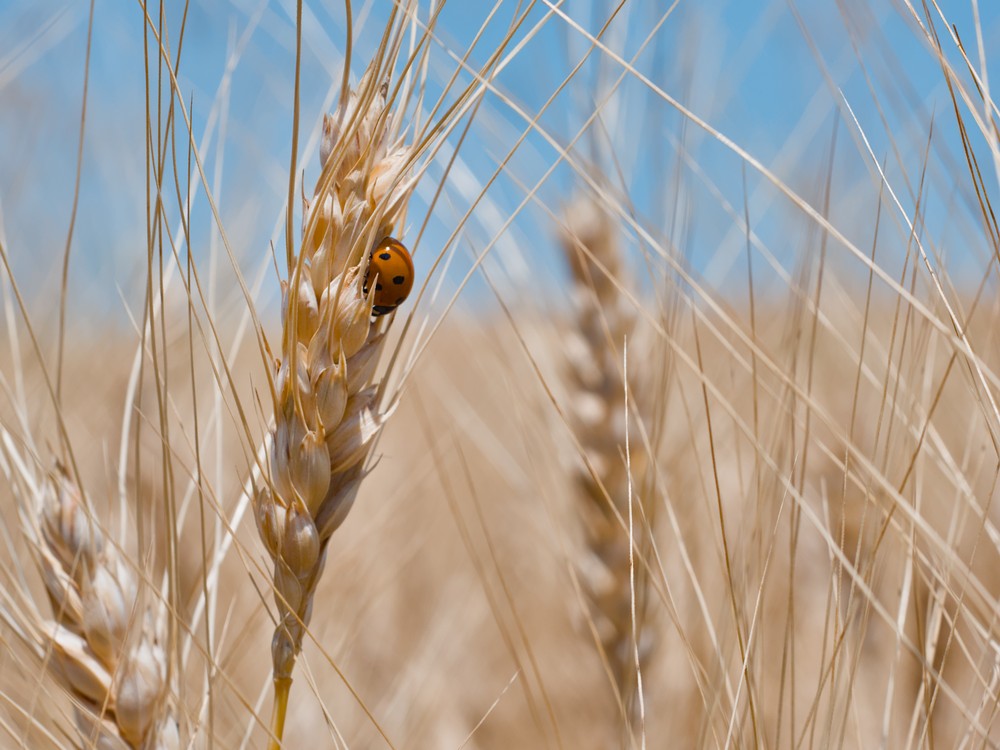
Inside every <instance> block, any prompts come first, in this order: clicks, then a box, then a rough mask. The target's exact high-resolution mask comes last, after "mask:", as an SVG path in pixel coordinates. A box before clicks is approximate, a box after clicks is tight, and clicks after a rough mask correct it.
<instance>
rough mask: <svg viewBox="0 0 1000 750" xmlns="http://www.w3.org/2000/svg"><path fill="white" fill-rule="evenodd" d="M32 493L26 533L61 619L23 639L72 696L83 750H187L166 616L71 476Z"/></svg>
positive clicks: (37, 626) (58, 476)
mask: <svg viewBox="0 0 1000 750" xmlns="http://www.w3.org/2000/svg"><path fill="white" fill-rule="evenodd" d="M33 490H34V495H35V507H34V508H26V509H23V510H24V511H25V512H23V513H22V525H23V526H24V527H25V529H24V530H25V533H26V535H27V537H28V539H29V541H30V542H31V544H32V546H33V548H34V550H35V552H36V554H37V559H38V563H39V568H40V570H41V573H42V580H43V582H44V584H45V590H46V592H47V593H48V596H49V600H50V602H51V605H52V611H53V615H54V619H52V620H45V619H41V618H39V619H37V620H30V619H28V620H26V622H25V623H24V624H25V625H27V627H25V628H23V631H22V632H27V633H30V634H31V639H32V640H33V643H32V644H31V645H32V646H33V647H34V649H35V651H36V653H37V654H38V655H39V656H40V657H41V658H42V659H43V660H44V663H45V664H46V667H47V668H48V670H49V671H50V672H51V673H52V674H53V675H54V676H55V677H56V678H57V679H58V680H59V682H60V683H61V684H62V686H63V687H64V688H65V689H66V691H67V692H68V693H69V694H70V695H71V696H72V698H73V703H74V712H75V717H76V724H77V729H78V731H79V736H78V746H79V747H81V748H82V747H86V748H93V747H96V748H100V749H101V750H128V749H129V748H131V749H133V750H139V749H141V750H173V749H174V748H179V747H180V738H179V735H178V727H177V722H176V721H175V720H174V718H173V716H172V714H171V711H170V708H169V705H168V701H167V695H168V690H167V660H166V654H165V652H164V650H163V648H162V647H161V646H160V645H159V644H160V640H161V638H160V634H159V632H158V631H159V630H162V627H158V626H160V625H161V622H160V621H161V620H162V618H160V617H156V616H154V615H153V613H152V612H151V611H148V610H143V609H142V608H140V606H139V604H138V601H139V587H138V582H137V580H136V576H135V574H134V573H133V571H132V569H131V567H130V566H129V565H128V564H127V563H126V562H125V561H124V560H123V559H122V555H121V552H120V551H119V549H118V548H117V547H115V546H114V545H113V544H112V543H110V542H109V541H108V540H107V539H106V538H105V536H104V535H103V534H102V532H101V530H100V529H99V528H98V526H97V524H96V522H95V520H94V517H93V513H92V511H91V509H90V507H89V505H88V502H87V499H86V497H85V496H84V495H83V493H82V492H81V491H80V489H79V487H78V486H77V485H76V484H75V483H74V482H73V481H72V480H71V479H70V477H69V476H68V475H67V474H66V472H65V471H63V470H62V469H61V468H56V469H55V470H54V471H52V472H51V473H50V474H49V475H48V476H47V477H46V478H45V479H44V480H43V481H41V482H39V484H37V485H35V486H34V487H33Z"/></svg>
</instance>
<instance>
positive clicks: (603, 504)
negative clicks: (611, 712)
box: [562, 198, 652, 733]
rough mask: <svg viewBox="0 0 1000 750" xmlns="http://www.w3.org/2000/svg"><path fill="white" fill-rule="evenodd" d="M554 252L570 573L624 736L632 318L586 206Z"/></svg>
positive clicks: (630, 635) (603, 231)
mask: <svg viewBox="0 0 1000 750" xmlns="http://www.w3.org/2000/svg"><path fill="white" fill-rule="evenodd" d="M562 248H563V253H564V255H565V257H566V261H567V263H568V265H569V268H570V272H571V278H572V281H573V288H572V299H573V309H574V316H575V317H574V321H573V322H574V326H575V327H574V328H572V329H571V332H570V336H569V340H568V342H567V347H566V348H567V374H568V380H569V384H570V388H571V391H572V397H571V399H570V403H571V404H572V405H573V409H572V410H571V414H572V427H573V430H574V432H575V434H576V437H577V440H578V443H579V446H580V449H581V451H582V453H583V458H584V465H579V464H577V468H576V470H575V485H576V488H577V497H578V503H577V507H578V510H579V512H580V515H581V518H582V520H583V529H584V536H585V548H584V550H583V551H582V554H581V559H580V561H579V564H578V566H577V567H578V570H579V573H580V578H581V580H582V583H583V589H584V593H585V595H586V597H587V604H588V606H589V613H590V617H591V621H592V623H593V626H594V629H595V632H596V636H597V638H598V640H599V641H600V647H601V651H602V654H603V658H605V659H606V663H605V664H606V668H607V670H608V671H609V674H610V677H611V679H612V681H613V683H614V687H615V691H616V693H617V696H618V699H619V700H620V701H621V707H622V710H623V714H624V719H625V721H626V722H627V725H628V726H632V725H633V724H634V722H635V721H636V720H637V719H638V718H639V711H640V709H641V706H640V705H639V701H638V698H639V696H638V690H637V689H638V685H639V684H640V683H639V680H640V678H641V670H642V667H643V665H644V664H645V662H646V660H647V659H648V654H649V651H650V648H651V645H652V640H651V633H650V632H649V629H648V628H644V627H643V625H644V622H643V620H644V616H645V609H646V600H647V580H648V576H647V575H646V574H645V569H644V568H643V567H642V565H640V564H638V563H637V562H635V561H636V560H637V559H638V557H639V555H633V554H632V553H633V550H638V551H639V552H640V554H643V553H644V552H645V551H646V550H647V549H648V544H649V541H650V540H649V534H648V528H649V527H648V523H649V522H650V519H651V517H652V516H651V513H652V509H651V508H649V509H646V508H644V509H643V512H642V513H634V512H633V509H632V508H630V500H631V499H632V498H638V500H637V502H639V503H642V502H643V498H644V494H643V493H641V492H640V491H639V490H640V489H642V488H641V482H637V481H635V480H636V477H640V476H641V475H642V472H643V466H644V465H645V463H646V451H645V449H644V445H643V443H642V441H639V440H631V441H628V448H629V450H628V451H626V441H627V438H628V436H627V435H626V431H625V430H626V428H625V425H626V421H625V420H626V411H627V409H628V408H629V403H628V402H629V401H631V400H632V399H633V397H634V395H635V394H634V393H633V392H632V388H631V384H632V383H633V382H635V380H636V379H635V377H634V375H633V373H632V372H631V371H630V372H629V373H628V377H627V378H626V377H625V375H624V373H623V362H622V358H621V356H620V354H619V352H621V351H622V350H623V347H624V346H625V342H626V341H627V340H629V341H630V340H631V337H632V335H633V333H634V330H635V327H636V326H635V315H634V313H633V311H632V307H631V305H630V304H629V302H628V300H627V299H626V297H625V295H624V294H623V293H622V290H621V288H620V286H619V285H620V284H621V283H622V279H623V270H624V264H623V259H622V254H621V250H620V248H619V246H618V243H617V241H616V237H615V226H614V224H613V222H612V221H611V218H610V216H609V215H608V214H607V213H606V212H605V211H604V210H603V209H602V208H601V207H600V206H599V205H597V204H596V202H595V201H593V200H590V199H585V198H580V199H577V200H576V201H574V202H573V203H572V204H570V206H569V207H568V209H567V211H566V216H565V233H564V236H563V241H562ZM631 367H632V369H634V366H631ZM626 382H627V383H628V384H629V386H628V392H626ZM626 455H627V458H628V460H626ZM630 469H631V470H630ZM637 485H638V487H637ZM633 517H634V521H635V522H634V523H633V522H632V521H633ZM628 726H626V728H625V730H626V733H627V732H628Z"/></svg>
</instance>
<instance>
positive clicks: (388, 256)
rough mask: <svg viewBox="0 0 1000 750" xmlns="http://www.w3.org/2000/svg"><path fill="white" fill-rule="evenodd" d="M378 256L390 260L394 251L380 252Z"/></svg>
mask: <svg viewBox="0 0 1000 750" xmlns="http://www.w3.org/2000/svg"><path fill="white" fill-rule="evenodd" d="M378 257H380V258H381V259H382V260H389V259H390V258H392V253H379V254H378Z"/></svg>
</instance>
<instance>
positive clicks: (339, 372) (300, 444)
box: [254, 73, 412, 685]
mask: <svg viewBox="0 0 1000 750" xmlns="http://www.w3.org/2000/svg"><path fill="white" fill-rule="evenodd" d="M387 94H388V83H387V82H384V83H382V84H381V85H380V86H377V85H375V83H374V82H373V81H372V80H371V79H370V73H369V74H366V75H365V77H364V78H362V81H361V84H360V85H359V88H358V90H357V91H356V92H349V93H348V96H347V97H346V99H345V100H344V101H341V103H340V105H339V107H338V109H337V111H336V112H335V113H334V114H333V115H327V116H325V117H324V120H323V140H322V147H321V151H320V159H321V163H322V165H323V173H322V176H321V177H320V180H319V184H318V186H317V190H316V193H315V195H314V196H313V198H312V199H311V200H309V201H306V203H305V207H304V211H303V224H304V226H303V242H302V249H301V252H300V255H299V257H297V258H296V259H295V265H294V267H293V268H292V269H291V270H290V276H291V278H290V280H289V281H287V282H284V283H283V285H282V287H283V304H282V329H283V330H282V352H281V359H280V362H279V363H278V367H277V372H276V377H275V391H276V403H275V410H274V417H275V426H274V429H273V432H272V433H271V449H270V452H269V456H268V466H267V467H266V468H267V471H266V472H265V476H267V477H269V480H268V481H267V483H266V484H265V485H263V486H261V487H257V488H256V489H255V493H254V510H255V518H256V521H257V528H258V531H259V533H260V537H261V539H262V540H263V542H264V545H265V547H266V548H267V550H268V552H269V554H270V555H271V558H272V559H273V561H274V579H273V583H274V594H275V602H276V604H277V607H278V613H279V618H280V620H279V622H278V625H277V627H276V628H275V633H274V640H273V642H272V659H273V666H274V678H275V681H276V682H275V684H276V685H278V681H279V680H288V679H290V677H291V673H292V669H293V667H294V663H295V659H296V657H297V655H298V653H299V651H300V650H301V647H302V640H303V636H304V632H305V631H304V628H305V627H306V626H307V625H308V623H309V617H310V613H311V610H312V603H313V597H314V595H315V590H316V585H317V583H318V581H319V578H320V575H321V573H322V570H323V565H324V562H325V559H326V547H327V543H328V542H329V539H330V536H331V535H332V534H333V532H334V531H335V530H336V529H337V527H338V526H340V524H341V523H343V521H344V519H345V517H346V516H347V513H348V511H349V510H350V508H351V505H352V504H353V502H354V498H355V496H356V494H357V491H358V488H359V485H360V482H361V479H362V476H363V466H364V462H365V459H366V458H367V456H368V453H369V451H370V448H371V445H372V441H373V440H374V439H375V437H376V435H377V434H378V433H379V431H380V430H381V428H382V425H383V423H384V420H385V417H386V414H384V413H382V412H380V410H379V408H380V407H379V405H378V403H377V402H376V398H377V394H378V388H377V384H376V382H375V368H376V365H377V364H378V360H379V355H380V353H381V351H382V347H383V345H384V342H385V328H386V327H387V326H388V324H389V322H390V321H389V320H387V319H386V317H382V318H379V322H377V323H373V322H372V305H373V301H372V292H373V291H374V290H371V291H370V292H369V294H368V295H367V296H366V295H365V294H364V293H363V291H362V280H363V277H364V272H365V264H366V263H367V261H368V254H369V251H370V249H371V247H372V246H373V244H374V243H375V242H377V241H378V240H380V239H381V238H383V237H385V236H387V235H389V234H391V233H392V230H393V227H394V226H395V225H396V223H397V221H399V220H401V219H402V214H403V210H404V206H405V203H406V199H407V198H408V196H409V194H410V191H411V189H412V183H411V182H403V181H402V177H403V175H404V173H405V171H406V169H407V167H408V157H409V153H410V151H409V149H408V148H407V147H405V146H402V145H399V144H397V145H390V144H389V138H390V134H391V132H392V127H391V125H392V118H391V115H390V113H389V112H388V111H387V108H386V98H387Z"/></svg>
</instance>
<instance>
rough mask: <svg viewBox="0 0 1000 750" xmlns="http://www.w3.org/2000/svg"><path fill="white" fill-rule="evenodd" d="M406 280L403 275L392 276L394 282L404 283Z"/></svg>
mask: <svg viewBox="0 0 1000 750" xmlns="http://www.w3.org/2000/svg"><path fill="white" fill-rule="evenodd" d="M404 281H406V279H405V278H404V277H402V276H393V277H392V283H393V284H402V283H403V282H404Z"/></svg>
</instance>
